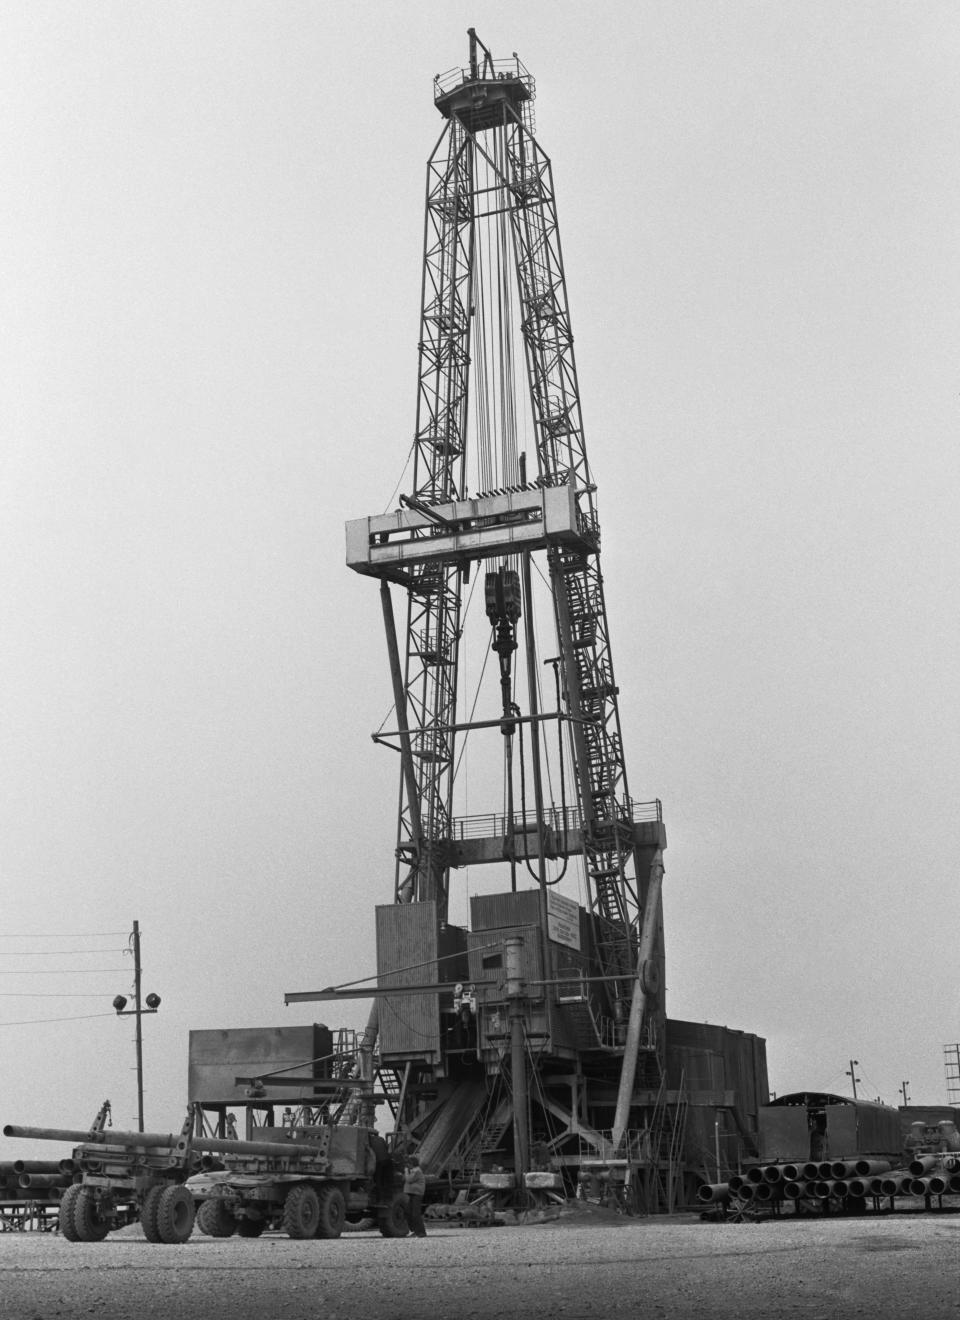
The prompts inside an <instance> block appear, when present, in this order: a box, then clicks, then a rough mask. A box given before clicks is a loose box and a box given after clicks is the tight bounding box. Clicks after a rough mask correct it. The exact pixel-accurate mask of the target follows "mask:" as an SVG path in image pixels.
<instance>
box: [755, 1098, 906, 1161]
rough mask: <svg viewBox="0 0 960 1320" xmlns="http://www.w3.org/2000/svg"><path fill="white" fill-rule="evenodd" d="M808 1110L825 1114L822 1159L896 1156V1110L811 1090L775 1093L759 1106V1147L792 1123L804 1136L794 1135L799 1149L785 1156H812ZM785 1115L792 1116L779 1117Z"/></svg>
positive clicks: (898, 1136) (898, 1138)
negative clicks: (775, 1095) (776, 1094)
mask: <svg viewBox="0 0 960 1320" xmlns="http://www.w3.org/2000/svg"><path fill="white" fill-rule="evenodd" d="M811 1110H816V1111H818V1112H819V1111H822V1112H823V1114H824V1115H825V1117H826V1123H827V1127H826V1138H827V1141H826V1151H825V1152H824V1154H823V1156H822V1158H823V1159H830V1160H839V1159H851V1158H853V1157H855V1156H859V1155H876V1156H887V1157H889V1158H894V1159H895V1158H896V1157H897V1156H898V1154H899V1152H900V1149H901V1142H902V1136H901V1131H900V1115H899V1113H898V1112H897V1110H896V1109H893V1108H891V1107H890V1106H889V1105H878V1104H876V1103H874V1102H872V1101H868V1100H853V1099H850V1100H847V1099H846V1098H845V1097H843V1096H835V1095H826V1094H822V1093H819V1092H813V1091H812V1092H803V1091H798V1092H795V1093H794V1094H792V1095H783V1096H778V1097H777V1099H776V1100H775V1101H774V1102H773V1103H772V1104H771V1105H768V1106H766V1107H765V1108H763V1109H761V1111H760V1129H761V1135H762V1138H763V1141H762V1148H763V1149H768V1148H769V1146H770V1142H771V1141H774V1140H779V1139H780V1138H779V1135H778V1134H779V1133H781V1132H786V1130H787V1126H788V1125H789V1124H793V1125H795V1127H791V1129H790V1130H791V1131H794V1130H796V1132H798V1133H799V1131H800V1130H801V1128H802V1131H803V1133H804V1139H803V1141H801V1140H800V1138H799V1136H797V1137H796V1141H797V1144H798V1145H800V1146H801V1150H800V1151H799V1152H796V1153H791V1154H790V1155H788V1156H786V1158H788V1159H811V1158H815V1157H813V1156H811V1154H810V1135H809V1124H808V1118H807V1115H808V1114H809V1112H810V1111H811ZM784 1114H790V1115H792V1116H794V1117H792V1118H791V1119H789V1120H788V1119H785V1118H783V1117H782V1115H784ZM765 1158H766V1156H765ZM771 1158H772V1155H771Z"/></svg>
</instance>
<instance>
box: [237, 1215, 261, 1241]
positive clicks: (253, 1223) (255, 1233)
mask: <svg viewBox="0 0 960 1320" xmlns="http://www.w3.org/2000/svg"><path fill="white" fill-rule="evenodd" d="M266 1226H267V1221H266V1220H265V1219H248V1218H247V1217H246V1215H244V1217H243V1218H242V1219H238V1220H237V1232H238V1233H239V1234H240V1236H241V1237H247V1238H258V1237H259V1236H260V1234H261V1233H262V1232H263V1230H264V1229H265V1228H266Z"/></svg>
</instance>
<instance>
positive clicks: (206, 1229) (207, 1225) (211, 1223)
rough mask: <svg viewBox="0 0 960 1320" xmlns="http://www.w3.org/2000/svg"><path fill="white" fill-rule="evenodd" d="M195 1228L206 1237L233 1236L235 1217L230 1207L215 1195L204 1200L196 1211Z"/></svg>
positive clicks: (235, 1224) (235, 1223)
mask: <svg viewBox="0 0 960 1320" xmlns="http://www.w3.org/2000/svg"><path fill="white" fill-rule="evenodd" d="M196 1223H197V1228H198V1229H199V1230H200V1232H201V1233H205V1234H206V1235H207V1237H215V1238H228V1237H233V1235H234V1233H236V1231H237V1219H236V1216H235V1215H234V1214H232V1213H231V1210H230V1207H229V1206H228V1205H227V1203H226V1202H225V1201H221V1200H220V1198H219V1197H217V1196H211V1197H210V1198H209V1199H208V1200H206V1201H204V1202H203V1204H202V1205H201V1207H200V1209H199V1210H198V1211H197V1220H196Z"/></svg>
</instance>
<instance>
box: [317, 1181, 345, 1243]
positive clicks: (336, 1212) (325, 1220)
mask: <svg viewBox="0 0 960 1320" xmlns="http://www.w3.org/2000/svg"><path fill="white" fill-rule="evenodd" d="M318 1201H319V1215H318V1219H317V1237H318V1238H338V1237H339V1236H340V1234H341V1233H342V1232H343V1225H344V1223H345V1222H346V1218H347V1203H346V1201H345V1200H344V1199H343V1192H341V1190H340V1188H339V1187H333V1186H329V1187H321V1188H320V1194H319V1197H318Z"/></svg>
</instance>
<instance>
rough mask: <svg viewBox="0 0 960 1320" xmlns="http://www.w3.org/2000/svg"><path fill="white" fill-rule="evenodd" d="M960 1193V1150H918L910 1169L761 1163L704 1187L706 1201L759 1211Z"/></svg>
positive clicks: (882, 1164)
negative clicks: (805, 1203) (788, 1203)
mask: <svg viewBox="0 0 960 1320" xmlns="http://www.w3.org/2000/svg"><path fill="white" fill-rule="evenodd" d="M897 1196H915V1197H924V1198H925V1199H928V1198H931V1197H937V1198H939V1197H942V1196H960V1154H957V1153H954V1152H941V1153H926V1154H918V1155H917V1156H915V1158H914V1159H913V1160H912V1161H911V1162H910V1164H909V1166H908V1167H907V1168H896V1169H895V1168H893V1167H892V1165H891V1162H890V1161H889V1160H881V1159H849V1160H832V1161H831V1160H822V1161H819V1162H815V1161H812V1160H811V1161H808V1162H807V1163H804V1164H757V1165H754V1166H752V1167H751V1168H749V1169H746V1170H745V1171H744V1172H743V1173H736V1174H732V1175H731V1177H730V1178H729V1179H728V1180H727V1181H726V1182H720V1183H706V1184H704V1185H703V1186H702V1187H700V1188H699V1190H698V1192H697V1200H698V1201H699V1203H700V1204H701V1205H717V1204H723V1205H726V1206H730V1205H731V1204H736V1205H737V1206H738V1207H739V1208H743V1207H751V1208H752V1209H756V1210H760V1209H763V1208H766V1207H768V1206H769V1207H771V1208H772V1207H773V1206H775V1205H779V1204H782V1203H783V1202H785V1201H792V1202H794V1203H795V1204H796V1203H798V1202H801V1201H816V1202H819V1203H820V1204H821V1205H822V1206H826V1205H827V1204H829V1203H830V1202H831V1201H839V1202H841V1203H843V1205H844V1208H845V1209H848V1210H850V1209H857V1208H860V1209H865V1208H866V1206H865V1204H864V1203H865V1202H866V1201H867V1200H868V1199H871V1198H872V1199H878V1198H880V1197H890V1198H893V1197H897Z"/></svg>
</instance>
